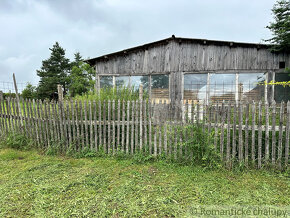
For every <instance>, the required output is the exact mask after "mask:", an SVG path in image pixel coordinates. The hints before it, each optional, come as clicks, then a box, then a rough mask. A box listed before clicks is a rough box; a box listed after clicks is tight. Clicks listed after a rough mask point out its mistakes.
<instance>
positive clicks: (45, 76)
mask: <svg viewBox="0 0 290 218" xmlns="http://www.w3.org/2000/svg"><path fill="white" fill-rule="evenodd" d="M49 50H50V51H51V54H50V57H49V58H48V59H46V60H44V61H42V66H41V69H40V70H37V75H38V76H39V77H40V82H39V85H38V87H37V96H38V98H40V99H45V98H49V99H53V98H57V85H58V84H60V85H62V86H63V88H64V94H65V93H66V92H67V83H68V74H69V71H70V68H71V65H70V61H69V59H68V58H66V57H65V50H64V49H63V48H62V47H61V46H60V45H59V43H58V42H56V43H55V44H54V45H53V47H52V48H50V49H49Z"/></svg>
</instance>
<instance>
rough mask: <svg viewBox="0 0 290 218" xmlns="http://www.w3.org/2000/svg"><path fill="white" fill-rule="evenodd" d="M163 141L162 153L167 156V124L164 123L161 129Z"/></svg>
mask: <svg viewBox="0 0 290 218" xmlns="http://www.w3.org/2000/svg"><path fill="white" fill-rule="evenodd" d="M163 130H164V131H163V140H164V143H163V144H164V153H165V155H166V156H167V154H168V150H167V149H168V148H167V122H165V123H164V128H163Z"/></svg>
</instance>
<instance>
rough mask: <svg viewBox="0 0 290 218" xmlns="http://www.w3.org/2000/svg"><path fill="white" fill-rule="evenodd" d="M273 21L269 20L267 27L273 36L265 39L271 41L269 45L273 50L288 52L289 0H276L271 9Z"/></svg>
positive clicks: (289, 31) (289, 50) (289, 47)
mask: <svg viewBox="0 0 290 218" xmlns="http://www.w3.org/2000/svg"><path fill="white" fill-rule="evenodd" d="M272 12H273V15H274V22H270V25H269V26H267V28H268V29H269V30H270V31H271V32H272V34H273V37H272V38H271V39H268V40H266V41H269V42H271V43H273V46H272V47H271V50H272V51H275V52H290V2H289V1H288V0H280V1H278V2H277V3H276V4H275V5H274V6H273V9H272Z"/></svg>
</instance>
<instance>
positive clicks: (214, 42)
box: [85, 35, 269, 65]
mask: <svg viewBox="0 0 290 218" xmlns="http://www.w3.org/2000/svg"><path fill="white" fill-rule="evenodd" d="M170 41H176V42H178V43H183V42H190V43H196V44H203V45H226V46H231V47H246V48H269V44H261V43H246V42H233V41H220V40H208V39H195V38H182V37H175V36H174V35H172V37H169V38H166V39H162V40H159V41H155V42H150V43H147V44H144V45H139V46H136V47H132V48H128V49H125V50H121V51H117V52H114V53H110V54H106V55H102V56H99V57H95V58H91V59H87V60H85V62H87V63H89V64H91V65H93V64H94V63H95V62H96V61H103V60H106V59H108V58H110V57H113V56H120V55H126V54H129V53H131V52H136V51H138V50H146V49H148V48H151V47H155V46H158V45H162V44H167V43H169V42H170Z"/></svg>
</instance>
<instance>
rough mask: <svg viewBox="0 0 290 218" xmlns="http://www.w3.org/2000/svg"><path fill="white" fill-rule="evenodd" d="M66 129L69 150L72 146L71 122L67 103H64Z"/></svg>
mask: <svg viewBox="0 0 290 218" xmlns="http://www.w3.org/2000/svg"><path fill="white" fill-rule="evenodd" d="M65 105H66V119H65V122H66V127H67V137H68V148H69V149H70V148H71V146H72V136H71V120H70V109H69V102H68V101H66V104H65Z"/></svg>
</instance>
